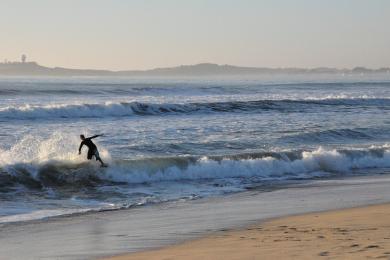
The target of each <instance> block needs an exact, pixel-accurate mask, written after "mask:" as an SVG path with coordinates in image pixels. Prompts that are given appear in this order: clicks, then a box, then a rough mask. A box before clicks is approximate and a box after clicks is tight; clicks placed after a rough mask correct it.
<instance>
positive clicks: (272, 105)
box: [0, 98, 390, 120]
mask: <svg viewBox="0 0 390 260" xmlns="http://www.w3.org/2000/svg"><path fill="white" fill-rule="evenodd" d="M318 106H327V107H331V106H379V107H389V106H390V99H387V98H330V99H307V100H291V99H284V100H256V101H227V102H204V103H184V104H169V103H166V104H153V103H140V102H120V103H113V102H107V103H104V104H64V105H45V106H40V105H25V106H8V107H5V108H2V109H0V119H20V120H23V119H45V118H95V117H96V118H104V117H126V116H147V115H164V114H194V113H220V112H261V111H267V110H275V111H282V112H294V111H301V110H302V109H313V108H316V107H318Z"/></svg>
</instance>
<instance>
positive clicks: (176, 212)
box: [0, 175, 390, 260]
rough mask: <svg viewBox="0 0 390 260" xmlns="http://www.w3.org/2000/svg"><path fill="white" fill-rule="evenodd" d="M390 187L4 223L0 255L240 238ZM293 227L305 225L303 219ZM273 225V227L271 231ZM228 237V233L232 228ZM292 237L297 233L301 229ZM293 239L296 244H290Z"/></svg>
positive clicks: (345, 187)
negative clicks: (271, 222)
mask: <svg viewBox="0 0 390 260" xmlns="http://www.w3.org/2000/svg"><path fill="white" fill-rule="evenodd" d="M389 185H390V177H389V176H387V175H382V176H381V175H378V176H370V177H355V178H353V177H351V178H348V179H338V180H318V181H312V182H308V183H306V184H296V185H290V186H287V187H282V188H279V189H274V190H270V191H264V190H261V189H259V190H254V191H248V192H243V193H237V194H233V195H229V196H224V197H214V198H207V199H200V200H194V201H190V202H188V201H186V202H172V203H164V204H159V205H154V206H150V207H138V208H133V209H129V210H118V211H106V212H99V213H91V214H80V215H74V216H66V217H57V218H49V219H44V220H38V221H30V222H22V223H15V224H12V223H8V224H2V225H0V244H1V246H0V259H72V260H74V259H99V258H104V257H109V256H116V255H123V254H126V253H135V252H142V251H147V250H153V249H156V248H163V247H166V246H171V245H177V244H182V243H183V242H186V241H191V240H194V239H199V238H202V237H207V236H211V237H213V236H215V237H219V236H221V235H222V234H224V232H225V231H233V230H244V231H238V233H232V234H233V235H232V236H236V235H235V234H239V233H240V232H244V233H245V232H257V230H246V227H251V228H252V227H256V225H258V223H260V226H261V225H262V224H261V223H262V222H264V221H268V220H270V219H275V218H280V217H283V216H292V215H297V214H305V213H310V212H323V211H327V210H336V209H345V208H352V207H359V206H367V205H374V204H383V203H388V202H390V190H389V189H388V187H389ZM376 219H377V217H375V219H373V220H376ZM278 225H279V226H288V227H286V228H285V231H287V232H289V229H288V228H289V227H293V226H292V225H290V224H283V223H282V224H278ZM324 225H326V223H324ZM330 226H331V227H332V228H342V229H343V228H344V229H345V228H348V230H349V229H352V228H353V227H352V226H351V227H344V225H343V224H340V225H336V224H335V225H334V226H333V223H332V225H330ZM296 227H297V229H298V230H301V226H300V224H299V223H298V222H297V224H296ZM354 228H355V229H358V228H359V226H355V227H354ZM269 229H270V230H271V231H270V232H273V231H272V230H273V229H272V228H269ZM306 229H308V228H306ZM306 229H305V230H306ZM276 231H278V230H276ZM278 232H279V233H280V231H278ZM283 232H284V231H283ZM311 232H312V231H311ZM321 232H322V231H321ZM335 232H336V231H335ZM341 232H342V231H340V233H341ZM349 233H354V232H349ZM226 234H228V236H230V233H226ZM248 234H250V235H243V236H244V237H246V238H245V239H243V240H244V241H242V242H245V243H246V242H257V243H258V242H259V241H255V240H253V241H252V240H251V239H247V238H248V237H253V236H261V234H260V233H255V234H253V233H248ZM275 234H276V233H275ZM284 235H286V236H290V235H291V234H290V235H287V234H284ZM240 236H241V235H240ZM291 236H294V237H297V234H296V232H294V235H291ZM311 236H317V233H316V232H314V231H313V232H312V233H311ZM340 236H342V235H341V234H340ZM222 238H223V237H222ZM282 238H283V237H281V238H275V239H273V240H277V239H280V240H282ZM340 238H341V237H340ZM206 239H210V238H206ZM240 239H241V238H240ZM240 239H238V240H240ZM201 241H202V240H200V242H196V241H195V242H194V243H202V242H201ZM296 242H298V241H291V243H292V244H291V245H293V244H294V243H296ZM190 243H191V242H190ZM267 243H271V244H272V243H273V241H268V242H267ZM275 243H276V242H275ZM283 243H286V242H283ZM222 244H223V245H224V243H222ZM350 244H351V245H352V242H351V243H350ZM248 245H249V244H248ZM348 245H349V244H348ZM360 245H361V246H363V245H364V246H370V245H371V244H368V243H367V244H366V243H364V244H363V243H362V244H360ZM373 245H377V244H373ZM184 246H185V244H184ZM275 246H276V244H275ZM380 246H383V245H382V244H380ZM179 247H180V246H179ZM281 248H282V247H280V249H279V250H281ZM298 250H302V247H300V249H298ZM327 250H330V249H329V248H328V247H326V248H325V249H324V250H323V251H327ZM302 251H305V252H306V250H302ZM321 252H322V251H321ZM316 253H320V252H317V251H316Z"/></svg>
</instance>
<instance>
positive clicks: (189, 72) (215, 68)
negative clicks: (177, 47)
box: [0, 56, 390, 77]
mask: <svg viewBox="0 0 390 260" xmlns="http://www.w3.org/2000/svg"><path fill="white" fill-rule="evenodd" d="M373 73H375V74H378V73H380V74H390V68H380V69H369V68H365V67H355V68H353V69H336V68H327V67H319V68H311V69H310V68H265V67H264V68H256V67H239V66H232V65H218V64H213V63H200V64H195V65H181V66H177V67H171V68H156V69H152V70H123V71H111V70H93V69H68V68H61V67H54V68H50V67H45V66H41V65H39V64H38V63H37V62H34V61H32V62H26V57H25V56H22V61H20V62H9V61H5V62H2V63H0V76H147V77H154V76H155V77H166V76H167V77H168V76H173V77H175V76H179V77H180V76H213V75H216V76H230V75H231V76H234V75H264V74H268V75H270V74H271V75H272V74H373Z"/></svg>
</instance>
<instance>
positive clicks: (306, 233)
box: [108, 204, 390, 260]
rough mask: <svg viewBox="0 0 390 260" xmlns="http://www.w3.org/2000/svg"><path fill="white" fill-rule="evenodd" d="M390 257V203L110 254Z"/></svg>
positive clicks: (147, 257)
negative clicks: (164, 245)
mask: <svg viewBox="0 0 390 260" xmlns="http://www.w3.org/2000/svg"><path fill="white" fill-rule="evenodd" d="M321 258H323V259H328V258H331V259H366V258H378V259H390V204H384V205H377V206H369V207H362V208H352V209H345V210H337V211H328V212H323V213H313V214H305V215H300V216H292V217H285V218H280V219H276V220H271V221H267V222H264V223H261V224H257V225H253V226H251V227H247V228H245V229H242V230H237V231H222V232H218V233H216V234H213V235H211V236H208V237H205V238H202V239H198V240H194V241H190V242H186V243H183V244H179V245H175V246H171V247H167V248H163V249H159V250H152V251H147V252H142V253H135V254H129V255H122V256H117V257H112V258H108V259H110V260H135V259H137V260H153V259H156V260H157V259H210V260H211V259H221V260H222V259H223V260H227V259H321Z"/></svg>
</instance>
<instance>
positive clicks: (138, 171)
mask: <svg viewBox="0 0 390 260" xmlns="http://www.w3.org/2000/svg"><path fill="white" fill-rule="evenodd" d="M387 167H390V147H388V146H386V145H385V146H381V147H372V148H367V149H349V150H328V149H324V148H318V149H317V150H312V151H290V152H274V153H250V154H237V155H229V156H204V157H180V156H179V157H161V158H144V159H136V160H118V161H111V163H110V166H109V167H108V168H100V167H98V166H97V164H95V163H88V162H79V161H77V160H54V159H50V160H42V161H38V162H36V161H35V162H34V161H31V162H27V161H25V162H12V163H5V164H4V162H3V163H2V166H1V167H0V188H4V187H10V186H14V185H23V186H26V187H28V188H37V189H40V188H43V187H62V186H72V187H75V186H80V187H88V186H97V185H100V184H102V183H128V184H137V183H152V182H167V181H185V180H191V181H197V180H199V181H200V180H202V179H203V180H205V179H231V178H239V179H244V180H245V181H247V182H259V181H268V180H289V179H310V178H316V177H321V176H328V175H343V174H352V173H353V172H354V170H362V169H369V168H387Z"/></svg>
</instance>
